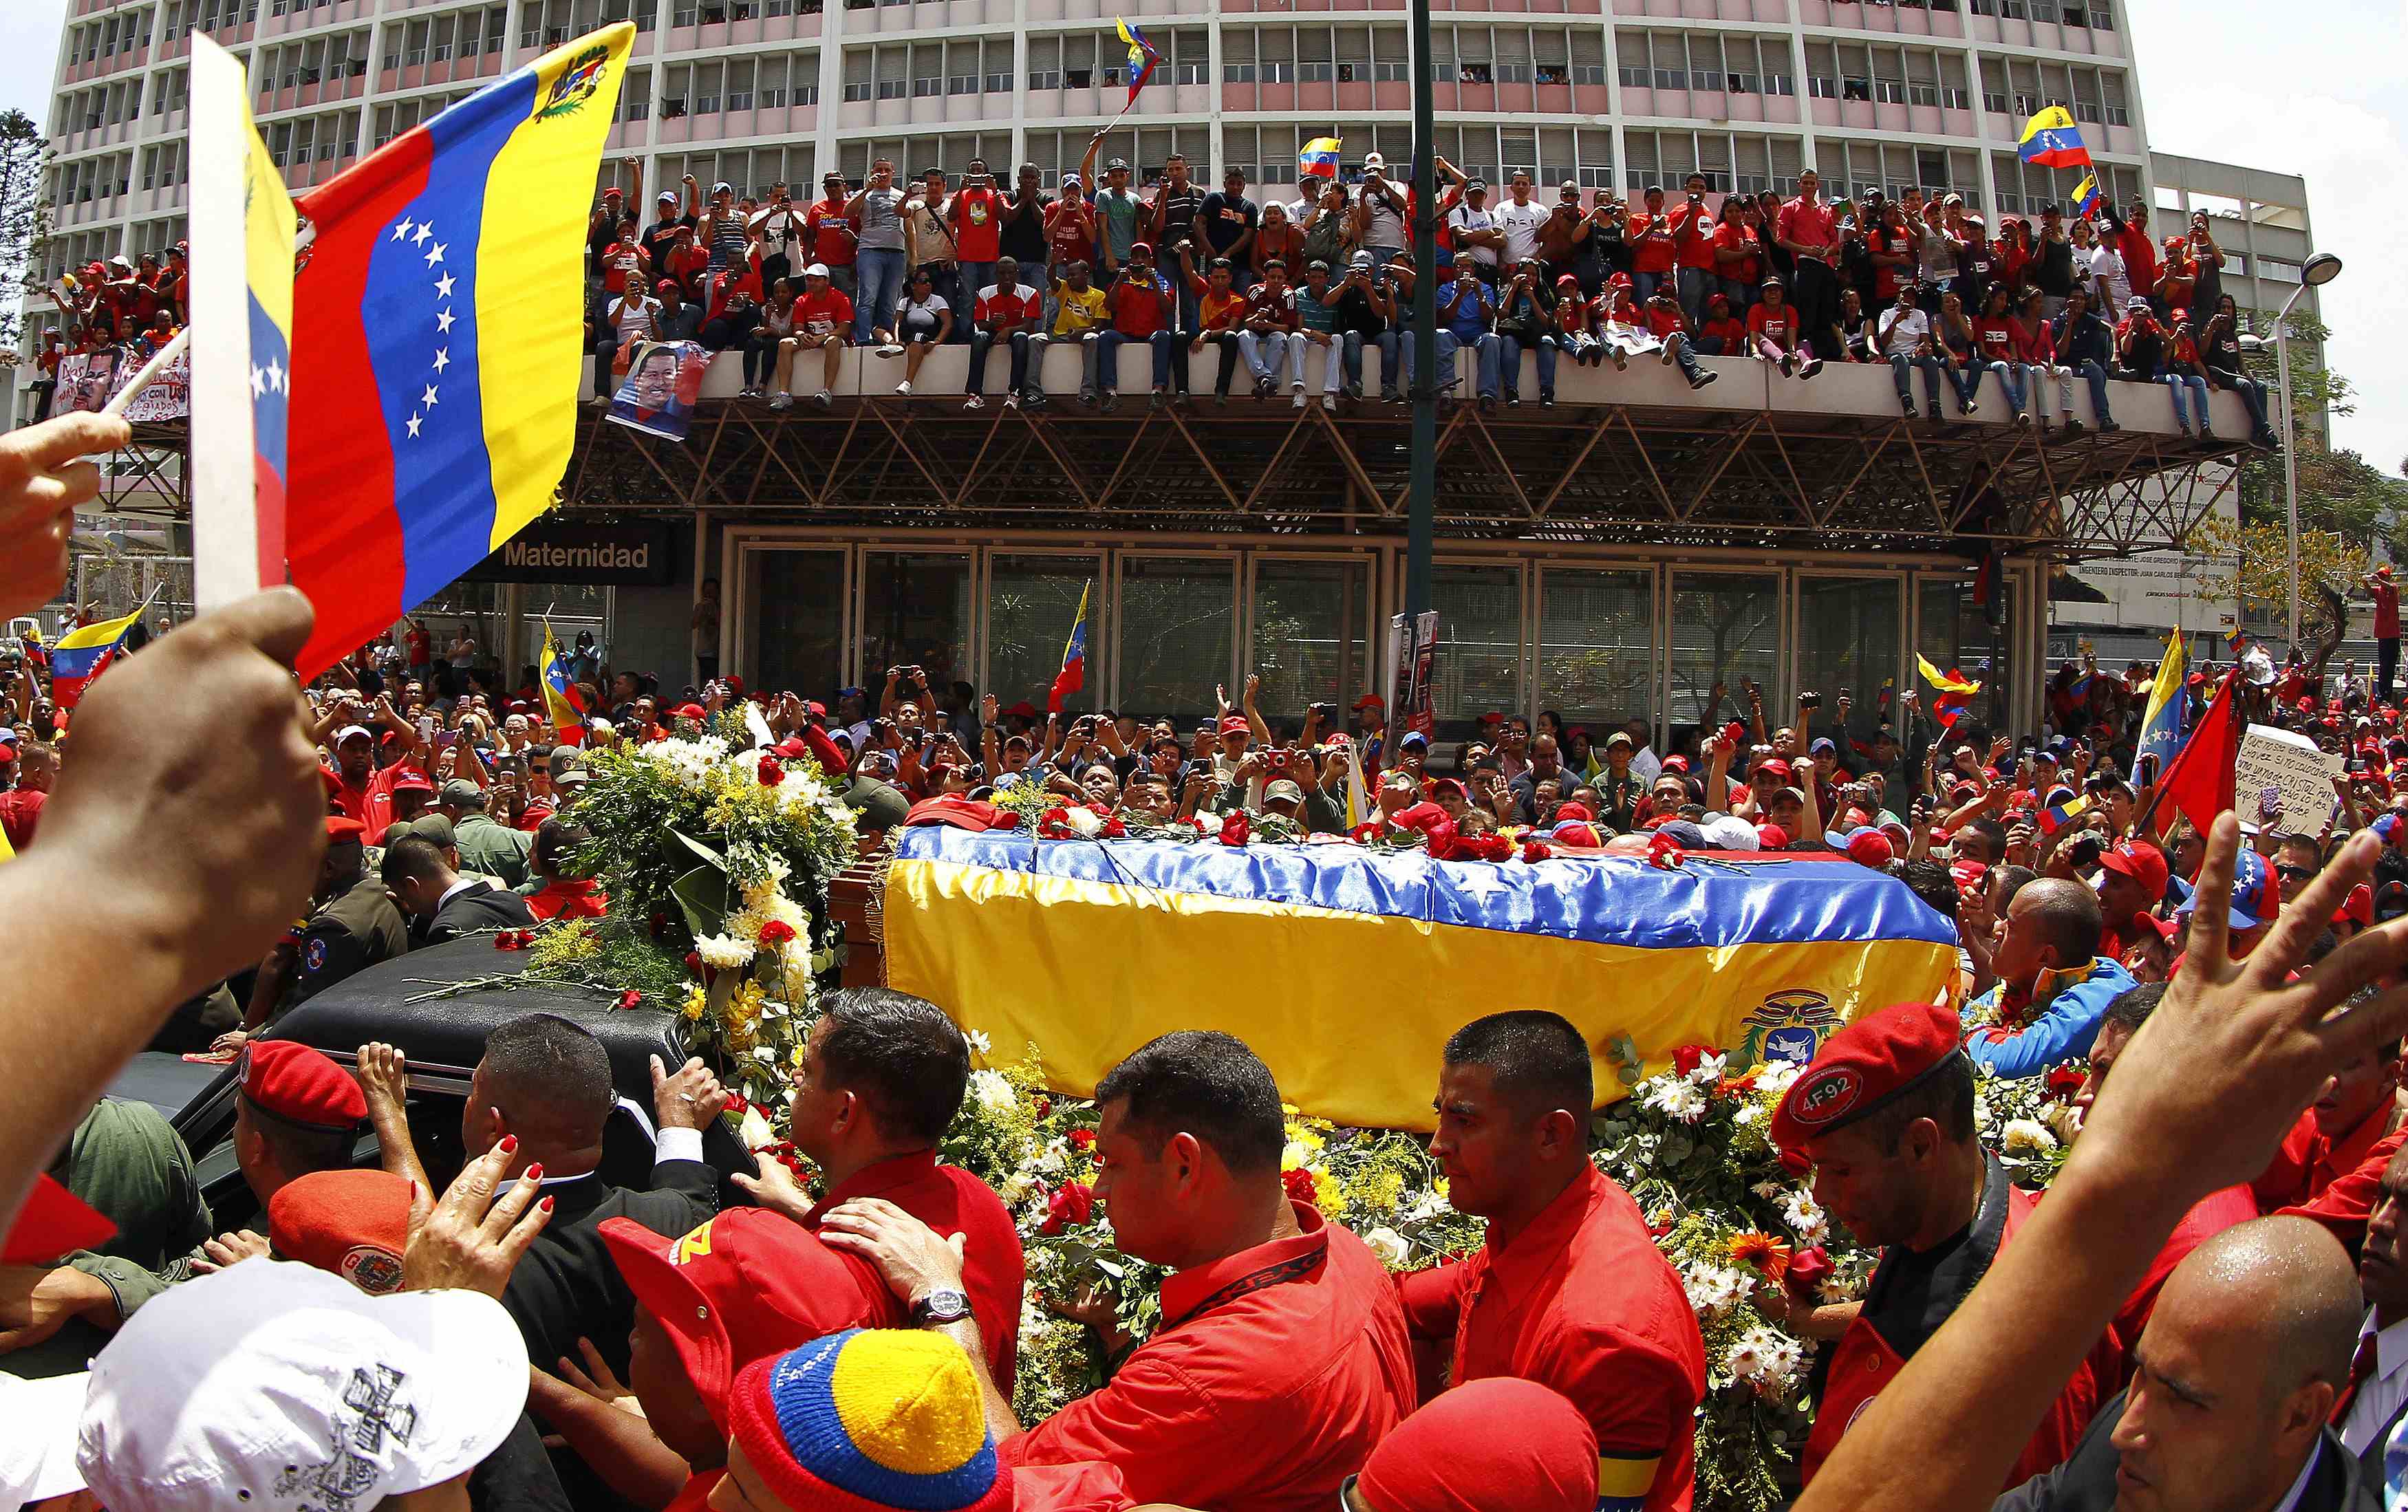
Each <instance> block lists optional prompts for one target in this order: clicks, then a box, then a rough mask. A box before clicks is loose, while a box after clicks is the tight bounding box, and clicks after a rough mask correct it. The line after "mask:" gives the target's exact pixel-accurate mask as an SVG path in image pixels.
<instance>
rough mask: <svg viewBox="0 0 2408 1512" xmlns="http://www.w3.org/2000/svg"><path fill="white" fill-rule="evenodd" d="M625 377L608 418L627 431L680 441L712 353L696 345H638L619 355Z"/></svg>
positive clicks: (672, 343)
mask: <svg viewBox="0 0 2408 1512" xmlns="http://www.w3.org/2000/svg"><path fill="white" fill-rule="evenodd" d="M622 356H623V357H624V360H625V362H626V364H627V372H626V377H624V378H622V379H620V381H619V392H617V393H616V394H614V395H612V397H611V400H610V419H611V420H612V421H614V422H615V423H617V424H621V425H624V426H626V427H627V428H628V429H630V430H637V431H641V432H643V433H644V434H645V435H657V436H660V437H662V438H663V439H664V440H669V441H682V440H684V439H685V437H686V431H687V429H688V427H690V426H691V425H692V424H693V423H694V405H695V400H696V399H698V398H700V397H701V396H702V376H703V374H704V373H705V372H706V371H708V370H709V369H710V359H711V357H712V356H713V353H712V352H711V351H710V349H709V348H707V347H705V346H703V345H702V343H700V342H698V341H638V342H637V343H636V344H635V345H634V346H633V347H632V348H629V349H625V350H624V351H623V353H622Z"/></svg>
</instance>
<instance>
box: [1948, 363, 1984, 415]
mask: <svg viewBox="0 0 2408 1512" xmlns="http://www.w3.org/2000/svg"><path fill="white" fill-rule="evenodd" d="M1940 370H1941V371H1942V372H1943V373H1945V374H1947V375H1948V386H1949V387H1950V388H1953V389H1955V390H1956V391H1957V399H1958V400H1959V401H1960V402H1961V403H1964V404H1969V405H1977V404H1980V403H1981V402H1982V375H1983V374H1985V373H1986V372H1988V371H1989V369H1988V368H1986V367H1984V366H1983V365H1982V364H1979V363H1959V362H1955V361H1947V360H1943V361H1942V363H1941V364H1940Z"/></svg>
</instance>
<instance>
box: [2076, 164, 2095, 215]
mask: <svg viewBox="0 0 2408 1512" xmlns="http://www.w3.org/2000/svg"><path fill="white" fill-rule="evenodd" d="M2073 213H2074V214H2075V215H2076V216H2077V217H2079V218H2080V219H2082V220H2085V221H2087V220H2089V219H2090V218H2091V217H2092V216H2094V215H2097V214H2098V213H2099V175H2098V174H2097V173H2095V172H2092V173H2086V174H2085V175H2083V176H2082V182H2080V183H2078V184H2076V185H2074V186H2073Z"/></svg>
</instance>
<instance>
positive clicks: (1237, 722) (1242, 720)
mask: <svg viewBox="0 0 2408 1512" xmlns="http://www.w3.org/2000/svg"><path fill="white" fill-rule="evenodd" d="M1220 730H1221V734H1223V735H1253V734H1254V726H1253V725H1251V724H1248V723H1247V722H1246V717H1245V716H1244V715H1242V714H1225V715H1223V716H1222V717H1221V725H1220Z"/></svg>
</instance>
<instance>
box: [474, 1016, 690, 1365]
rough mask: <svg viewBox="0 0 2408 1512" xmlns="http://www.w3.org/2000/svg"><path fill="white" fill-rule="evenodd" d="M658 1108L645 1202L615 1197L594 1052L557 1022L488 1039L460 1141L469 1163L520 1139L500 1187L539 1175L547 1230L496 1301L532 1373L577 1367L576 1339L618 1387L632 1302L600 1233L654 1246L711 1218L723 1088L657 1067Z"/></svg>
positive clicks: (601, 1056)
mask: <svg viewBox="0 0 2408 1512" xmlns="http://www.w3.org/2000/svg"><path fill="white" fill-rule="evenodd" d="M652 1097H653V1105H654V1108H655V1111H656V1112H657V1113H658V1115H659V1118H660V1132H659V1135H658V1145H657V1153H656V1155H655V1159H654V1163H653V1165H652V1189H651V1190H650V1191H631V1190H629V1189H627V1188H624V1187H616V1186H612V1185H611V1184H610V1183H609V1182H608V1181H606V1180H604V1179H603V1177H601V1175H600V1174H599V1171H598V1170H597V1167H598V1166H599V1165H600V1164H601V1161H602V1126H603V1124H604V1122H605V1121H606V1120H608V1119H609V1116H610V1109H611V1106H612V1105H613V1104H614V1102H615V1101H616V1098H617V1094H616V1092H615V1091H613V1089H612V1086H611V1080H610V1058H609V1055H608V1054H607V1053H606V1052H605V1051H604V1050H603V1048H602V1045H601V1042H600V1041H598V1040H596V1039H595V1037H594V1036H593V1034H590V1033H588V1032H587V1031H586V1030H585V1029H584V1028H583V1027H582V1026H581V1025H579V1024H577V1023H574V1022H572V1021H571V1020H567V1019H565V1018H562V1017H561V1016H560V1015H558V1014H552V1013H531V1014H528V1015H527V1016H526V1017H524V1018H523V1019H516V1020H511V1021H510V1022H509V1023H506V1024H504V1025H502V1026H501V1027H500V1028H498V1029H495V1031H494V1032H493V1033H492V1034H490V1035H488V1036H486V1040H485V1056H484V1059H483V1060H481V1061H480V1062H479V1063H477V1071H476V1076H475V1077H474V1078H473V1079H472V1080H471V1082H470V1083H469V1088H468V1101H467V1106H466V1109H465V1110H464V1111H463V1113H462V1114H461V1127H460V1138H461V1143H462V1145H463V1146H465V1147H466V1150H467V1153H468V1156H469V1158H470V1159H472V1160H473V1159H474V1158H476V1157H477V1156H479V1155H480V1154H483V1153H484V1152H485V1151H487V1150H489V1149H491V1148H494V1147H495V1145H496V1144H499V1143H501V1142H503V1141H504V1140H515V1141H516V1142H517V1144H516V1148H515V1150H514V1151H513V1154H512V1158H511V1161H510V1164H509V1169H508V1170H507V1171H506V1172H505V1173H504V1176H503V1177H502V1179H504V1180H510V1179H515V1178H516V1177H518V1176H519V1175H520V1174H521V1173H522V1172H530V1173H531V1172H533V1171H535V1170H537V1169H538V1168H540V1170H541V1173H542V1174H541V1176H540V1177H539V1178H538V1179H540V1180H541V1181H542V1183H543V1191H544V1194H543V1197H542V1199H541V1200H542V1201H545V1202H548V1203H551V1204H552V1220H551V1221H550V1222H548V1223H546V1224H545V1225H544V1231H543V1233H542V1234H538V1236H537V1237H536V1240H535V1243H534V1245H533V1246H531V1247H530V1248H528V1250H527V1252H526V1255H525V1256H524V1258H523V1259H522V1260H520V1262H519V1263H518V1268H517V1269H516V1270H515V1271H513V1272H512V1273H511V1275H510V1280H509V1287H508V1288H507V1289H505V1290H504V1291H503V1292H502V1305H503V1306H504V1307H506V1308H508V1309H509V1314H510V1316H511V1317H512V1318H514V1319H517V1320H518V1325H519V1328H520V1331H521V1332H523V1334H525V1335H526V1344H527V1357H528V1358H529V1359H530V1360H532V1361H534V1362H535V1363H536V1365H537V1366H538V1368H539V1369H543V1370H557V1369H558V1368H559V1362H560V1361H561V1360H562V1359H563V1358H566V1359H568V1360H572V1361H580V1362H581V1361H582V1360H583V1356H582V1355H581V1354H579V1352H578V1349H577V1341H578V1340H579V1339H580V1338H586V1339H591V1340H592V1341H593V1342H594V1345H595V1348H598V1349H599V1350H601V1352H602V1357H603V1358H604V1359H605V1360H607V1361H608V1362H609V1364H610V1368H611V1369H612V1370H614V1371H617V1372H619V1373H620V1374H621V1376H622V1378H624V1375H625V1371H626V1367H627V1331H628V1329H629V1328H630V1327H631V1326H632V1325H633V1323H634V1321H635V1306H636V1303H635V1293H633V1292H632V1291H628V1290H627V1283H626V1282H625V1281H624V1279H623V1278H622V1277H620V1274H619V1266H618V1262H616V1261H614V1260H612V1259H611V1258H610V1252H609V1249H608V1248H606V1247H605V1246H604V1245H603V1242H602V1235H601V1234H600V1232H599V1230H600V1226H601V1223H602V1220H605V1219H610V1218H629V1219H633V1220H636V1221H637V1222H638V1223H641V1224H642V1225H644V1227H646V1228H648V1229H651V1230H652V1232H653V1233H655V1234H686V1233H689V1232H691V1231H692V1230H693V1229H695V1228H696V1227H697V1226H699V1225H700V1224H702V1223H704V1222H706V1221H708V1220H710V1217H711V1215H712V1214H714V1213H715V1212H717V1211H718V1208H719V1202H718V1187H719V1177H718V1173H717V1172H716V1171H714V1170H713V1169H712V1168H711V1167H710V1165H709V1164H707V1163H704V1161H703V1158H702V1134H701V1131H702V1130H704V1129H705V1128H708V1127H709V1126H710V1120H712V1119H715V1118H717V1117H718V1116H719V1115H720V1114H721V1112H723V1111H724V1110H725V1108H726V1106H727V1092H726V1091H725V1089H724V1088H722V1087H721V1086H720V1085H719V1078H718V1077H714V1076H712V1075H711V1074H710V1071H709V1070H708V1069H707V1068H705V1067H704V1065H703V1063H701V1062H700V1061H699V1060H694V1061H688V1062H687V1063H685V1065H684V1067H683V1068H682V1069H681V1070H680V1071H678V1072H677V1073H676V1074H674V1075H671V1074H670V1073H669V1072H667V1070H666V1068H664V1067H663V1066H662V1064H661V1063H660V1059H659V1057H657V1056H655V1057H654V1058H653V1060H652Z"/></svg>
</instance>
